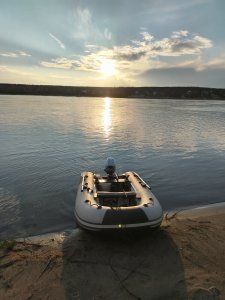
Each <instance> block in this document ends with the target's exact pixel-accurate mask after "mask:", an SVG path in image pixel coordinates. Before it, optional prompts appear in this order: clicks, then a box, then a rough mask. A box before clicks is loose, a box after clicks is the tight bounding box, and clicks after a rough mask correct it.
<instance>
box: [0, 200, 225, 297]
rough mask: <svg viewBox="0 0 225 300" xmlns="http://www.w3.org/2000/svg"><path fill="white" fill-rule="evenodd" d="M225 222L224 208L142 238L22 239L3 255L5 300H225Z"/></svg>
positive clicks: (188, 214)
mask: <svg viewBox="0 0 225 300" xmlns="http://www.w3.org/2000/svg"><path fill="white" fill-rule="evenodd" d="M224 216H225V208H224V207H221V205H220V206H214V207H212V208H210V209H201V210H198V209H196V210H194V211H193V210H192V211H185V212H178V213H177V212H174V213H171V214H166V215H165V218H164V221H163V224H162V227H161V229H160V230H159V231H157V232H148V233H145V234H141V235H140V234H135V233H133V234H130V233H129V232H128V233H125V232H124V233H121V234H120V235H111V236H109V235H97V234H94V235H93V234H90V233H87V232H83V231H80V230H75V231H73V232H64V233H60V234H54V235H45V236H39V237H33V238H30V239H26V240H21V239H20V240H18V241H17V242H16V244H15V245H12V249H3V248H2V249H1V250H0V299H81V300H82V299H121V300H122V299H195V300H197V299H199V300H200V299H207V300H208V299H214V300H217V299H224V298H225V260H224V256H225V250H224V249H225V239H224V232H225V221H224ZM9 248H10V247H9Z"/></svg>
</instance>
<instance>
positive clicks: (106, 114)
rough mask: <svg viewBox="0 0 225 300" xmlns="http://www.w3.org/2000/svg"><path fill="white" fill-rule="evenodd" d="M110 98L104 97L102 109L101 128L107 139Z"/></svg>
mask: <svg viewBox="0 0 225 300" xmlns="http://www.w3.org/2000/svg"><path fill="white" fill-rule="evenodd" d="M110 107H111V99H110V98H109V97H105V98H104V110H103V128H104V132H105V137H106V138H107V139H108V137H109V134H110V130H111V110H110Z"/></svg>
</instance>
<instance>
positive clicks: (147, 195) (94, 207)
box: [74, 172, 163, 231]
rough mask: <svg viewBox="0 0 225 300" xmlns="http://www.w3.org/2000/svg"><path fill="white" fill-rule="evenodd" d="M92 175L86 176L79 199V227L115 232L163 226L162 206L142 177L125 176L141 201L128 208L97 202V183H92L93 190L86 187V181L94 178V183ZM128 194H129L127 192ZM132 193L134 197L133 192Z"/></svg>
mask: <svg viewBox="0 0 225 300" xmlns="http://www.w3.org/2000/svg"><path fill="white" fill-rule="evenodd" d="M89 173H90V172H87V173H82V176H81V178H82V181H81V183H80V185H79V187H78V191H77V196H76V202H75V210H74V213H75V217H76V221H77V224H78V226H79V227H82V228H83V229H86V230H91V231H112V230H114V231H115V230H123V229H143V228H152V229H154V228H158V227H159V226H160V225H161V222H162V219H163V211H162V208H161V205H160V203H159V202H158V200H157V198H156V197H155V195H154V194H153V193H152V192H151V190H150V187H149V186H147V184H145V183H144V184H143V182H144V181H142V179H141V178H140V177H139V175H137V174H136V173H134V172H127V173H125V176H126V177H127V178H129V180H130V182H131V183H132V187H134V189H135V192H136V194H137V197H138V198H140V200H139V202H140V203H139V204H138V205H135V206H128V207H124V206H123V207H121V206H118V207H109V206H104V205H99V203H98V202H97V200H96V199H97V196H96V195H97V193H95V182H94V183H93V184H92V182H91V188H88V186H87V184H86V187H85V188H84V186H85V184H84V179H85V180H86V181H87V182H89V181H90V178H91V180H94V176H93V173H91V174H90V175H89ZM88 180H89V181H88ZM88 184H89V183H88ZM104 193H105V192H104ZM104 193H103V194H104ZM124 193H125V194H126V192H124ZM128 193H130V194H132V192H127V194H128ZM100 194H102V192H100ZM108 194H112V193H108ZM118 194H120V193H118ZM115 196H116V195H115Z"/></svg>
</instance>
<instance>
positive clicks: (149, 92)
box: [0, 83, 225, 100]
mask: <svg viewBox="0 0 225 300" xmlns="http://www.w3.org/2000/svg"><path fill="white" fill-rule="evenodd" d="M0 94H8V95H43V96H75V97H114V98H146V99H220V100H225V89H216V88H204V87H84V86H54V85H27V84H5V83H1V84H0Z"/></svg>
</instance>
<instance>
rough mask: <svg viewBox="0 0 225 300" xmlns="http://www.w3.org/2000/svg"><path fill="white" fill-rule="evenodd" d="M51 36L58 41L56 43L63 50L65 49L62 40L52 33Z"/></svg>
mask: <svg viewBox="0 0 225 300" xmlns="http://www.w3.org/2000/svg"><path fill="white" fill-rule="evenodd" d="M48 34H49V36H50V37H51V38H52V39H53V40H54V41H56V43H57V44H58V45H59V46H60V47H61V48H62V49H65V45H64V44H63V43H62V42H61V41H60V39H58V38H57V37H56V36H54V35H53V34H52V33H51V32H49V33H48Z"/></svg>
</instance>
